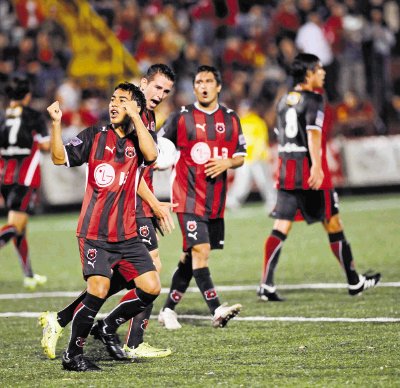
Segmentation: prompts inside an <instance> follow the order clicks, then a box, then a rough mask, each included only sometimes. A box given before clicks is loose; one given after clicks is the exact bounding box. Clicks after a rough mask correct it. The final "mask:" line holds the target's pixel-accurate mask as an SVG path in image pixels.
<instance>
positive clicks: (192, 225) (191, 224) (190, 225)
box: [186, 221, 197, 232]
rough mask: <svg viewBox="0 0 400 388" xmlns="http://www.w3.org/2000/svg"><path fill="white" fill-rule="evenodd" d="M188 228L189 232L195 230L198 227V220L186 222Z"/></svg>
mask: <svg viewBox="0 0 400 388" xmlns="http://www.w3.org/2000/svg"><path fill="white" fill-rule="evenodd" d="M186 229H187V230H188V231H189V232H194V231H195V230H196V229H197V222H196V221H188V222H187V223H186Z"/></svg>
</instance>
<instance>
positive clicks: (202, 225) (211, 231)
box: [177, 213, 225, 252]
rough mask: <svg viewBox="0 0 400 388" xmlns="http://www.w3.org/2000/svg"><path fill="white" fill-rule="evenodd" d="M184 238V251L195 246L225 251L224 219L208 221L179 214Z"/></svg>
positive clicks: (187, 214) (186, 214) (193, 215)
mask: <svg viewBox="0 0 400 388" xmlns="http://www.w3.org/2000/svg"><path fill="white" fill-rule="evenodd" d="M177 216H178V221H179V226H180V228H181V232H182V238H183V251H184V252H187V251H188V250H189V249H190V248H192V247H193V246H194V245H199V244H210V246H211V249H223V248H224V238H225V224H224V219H223V218H215V219H208V218H205V217H200V216H197V215H195V214H190V213H178V214H177Z"/></svg>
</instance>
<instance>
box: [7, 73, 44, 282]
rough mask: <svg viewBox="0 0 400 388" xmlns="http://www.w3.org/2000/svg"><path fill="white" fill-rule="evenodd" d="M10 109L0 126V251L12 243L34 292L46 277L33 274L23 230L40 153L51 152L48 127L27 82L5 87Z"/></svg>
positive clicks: (18, 79)
mask: <svg viewBox="0 0 400 388" xmlns="http://www.w3.org/2000/svg"><path fill="white" fill-rule="evenodd" d="M6 94H7V97H8V98H9V105H8V107H7V109H6V112H5V118H4V121H2V122H1V123H0V155H1V156H0V189H1V195H2V196H3V198H4V203H5V207H6V209H7V211H8V219H7V225H5V226H3V227H2V228H1V229H0V249H1V248H2V247H3V246H4V245H5V244H6V243H7V242H8V241H10V240H11V239H12V241H13V243H14V246H15V248H16V250H17V253H18V257H19V260H20V263H21V266H22V270H23V272H24V276H25V277H24V287H25V288H27V289H29V290H34V289H35V288H36V286H39V285H43V284H44V283H46V281H47V278H46V276H41V275H38V274H35V273H33V270H32V265H31V262H30V259H29V249H28V240H27V238H26V230H27V225H28V219H29V213H31V212H32V211H33V207H34V204H35V198H36V192H37V189H38V188H39V186H40V165H39V162H40V151H48V150H49V149H50V139H49V136H48V133H47V126H46V122H45V120H44V117H43V116H42V114H41V113H39V112H37V111H35V110H33V109H32V108H30V107H29V106H28V105H29V103H30V101H31V97H32V96H31V93H30V84H29V81H28V79H27V78H24V77H14V78H13V79H12V80H11V81H10V82H9V83H8V85H7V86H6Z"/></svg>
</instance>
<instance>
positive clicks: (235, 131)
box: [159, 104, 246, 218]
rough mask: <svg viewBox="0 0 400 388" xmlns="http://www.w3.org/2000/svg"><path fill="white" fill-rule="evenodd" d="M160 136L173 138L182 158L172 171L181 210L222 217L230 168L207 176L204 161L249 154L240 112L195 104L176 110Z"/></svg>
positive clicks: (173, 196)
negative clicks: (212, 108) (210, 108)
mask: <svg viewBox="0 0 400 388" xmlns="http://www.w3.org/2000/svg"><path fill="white" fill-rule="evenodd" d="M159 136H164V137H166V138H168V139H169V140H171V141H172V142H173V143H174V144H175V146H176V148H177V149H178V154H179V159H178V161H177V162H176V164H175V167H174V170H173V172H172V177H173V183H172V198H171V199H172V201H173V202H175V203H178V204H179V205H178V207H177V208H175V209H174V210H175V212H177V213H192V214H196V215H199V216H204V217H207V218H222V217H223V216H224V210H225V200H226V193H227V173H226V171H225V172H224V173H223V174H221V175H219V176H217V177H216V178H210V177H207V176H206V174H205V167H204V165H205V164H206V163H207V162H208V160H209V159H210V158H220V159H227V158H232V157H235V156H240V155H242V156H245V155H246V141H245V138H244V136H243V133H242V128H241V126H240V120H239V118H238V116H237V115H236V113H235V112H234V111H233V110H231V109H228V108H226V107H224V106H221V105H220V106H218V107H217V109H216V110H215V111H214V112H211V113H209V112H205V111H203V110H201V109H199V107H198V106H197V104H192V105H188V106H183V107H182V108H181V110H180V111H179V112H176V113H174V114H172V115H171V116H170V117H169V119H168V120H167V122H166V123H165V125H164V126H163V127H162V128H161V129H160V131H159Z"/></svg>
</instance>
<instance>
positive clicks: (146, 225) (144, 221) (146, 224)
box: [136, 218, 158, 252]
mask: <svg viewBox="0 0 400 388" xmlns="http://www.w3.org/2000/svg"><path fill="white" fill-rule="evenodd" d="M136 225H137V233H138V236H139V239H140V240H141V241H142V243H143V244H144V245H146V247H147V249H148V250H149V252H151V251H154V250H155V249H157V248H158V241H157V234H156V230H155V228H154V225H153V221H152V220H151V218H136Z"/></svg>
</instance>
